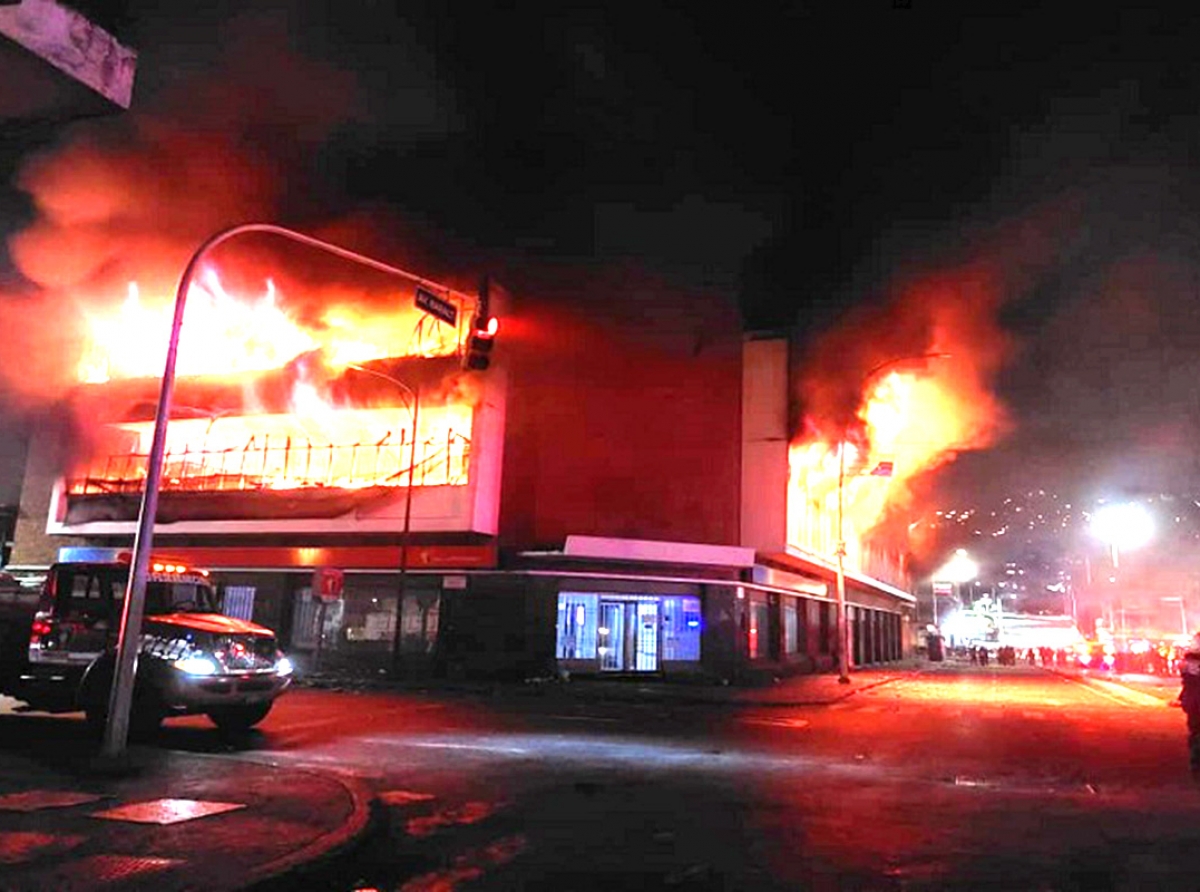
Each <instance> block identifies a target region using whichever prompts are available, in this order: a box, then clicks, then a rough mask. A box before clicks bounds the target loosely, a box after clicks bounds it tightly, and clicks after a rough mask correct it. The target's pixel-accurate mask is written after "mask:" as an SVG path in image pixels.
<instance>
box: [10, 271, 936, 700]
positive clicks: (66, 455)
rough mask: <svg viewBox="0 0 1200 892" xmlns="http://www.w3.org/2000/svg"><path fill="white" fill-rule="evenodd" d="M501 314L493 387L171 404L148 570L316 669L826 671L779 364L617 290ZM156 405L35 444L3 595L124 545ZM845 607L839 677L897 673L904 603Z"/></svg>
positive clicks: (370, 387) (223, 392)
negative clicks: (207, 573) (799, 521)
mask: <svg viewBox="0 0 1200 892" xmlns="http://www.w3.org/2000/svg"><path fill="white" fill-rule="evenodd" d="M562 287H563V288H564V289H565V288H567V287H569V283H567V282H564V283H562ZM617 287H621V288H622V299H621V300H620V301H619V302H617V301H612V300H611V299H609V295H610V294H611V293H613V292H612V291H610V290H608V289H609V288H617ZM541 289H542V290H543V292H546V291H549V292H553V291H554V288H553V287H550V288H547V286H546V283H541ZM464 309H470V308H469V307H465V308H464ZM499 314H500V325H501V327H500V333H499V336H498V337H497V341H496V344H497V346H496V348H495V351H494V354H493V355H492V358H491V362H490V365H489V367H488V368H487V369H486V370H482V371H470V372H464V371H462V369H461V367H460V365H459V363H458V360H457V358H456V356H455V355H454V353H453V352H450V353H444V354H443V355H433V356H430V355H424V354H422V355H414V356H408V357H400V358H393V359H389V360H386V361H377V362H373V363H369V364H368V365H366V366H363V367H359V368H358V369H357V370H356V369H349V368H343V369H341V370H336V371H334V372H332V373H330V374H329V375H328V376H327V377H325V378H324V379H322V380H320V381H317V382H316V383H317V385H318V387H317V389H318V391H319V392H320V393H319V395H320V396H321V397H322V400H323V402H321V403H320V408H318V409H311V408H310V409H304V408H297V407H298V401H297V399H296V395H297V393H298V392H299V391H298V390H297V386H298V382H300V383H303V384H305V385H311V384H313V383H314V378H313V376H312V375H311V374H310V373H306V372H304V371H303V370H302V369H300V370H298V368H297V367H296V365H295V364H294V363H293V364H289V366H288V367H287V368H285V369H280V370H270V371H268V372H262V373H256V375H255V376H253V378H254V380H253V382H252V385H253V386H252V388H251V389H252V390H253V392H254V394H255V398H254V399H253V400H247V399H246V398H245V393H246V392H247V386H248V385H247V382H246V381H245V380H242V381H240V382H239V383H238V384H237V386H233V385H231V384H230V383H229V382H228V381H226V380H217V379H212V380H210V379H206V378H204V377H202V376H199V377H194V378H182V379H181V381H180V384H179V396H178V399H177V401H176V407H177V411H176V413H175V414H174V415H173V416H172V422H171V425H170V426H169V428H168V430H169V431H170V433H169V434H168V456H167V461H166V465H165V469H164V482H163V489H162V494H161V496H160V507H159V513H158V522H157V524H156V527H155V550H156V551H157V552H160V553H163V554H169V555H171V556H173V557H175V558H177V559H179V560H183V561H186V562H189V563H192V564H196V565H199V566H203V567H207V568H208V569H210V570H212V571H213V577H214V579H216V580H217V581H218V583H219V584H220V586H221V590H222V592H223V595H224V605H225V610H226V612H228V613H231V614H236V615H240V616H245V617H248V618H253V619H254V620H256V621H258V622H262V623H264V624H266V625H269V626H272V627H274V628H276V629H277V630H278V631H279V633H280V635H281V639H282V640H283V642H284V643H285V645H286V647H287V648H288V650H289V651H290V652H291V653H292V654H293V655H294V656H295V657H296V658H297V660H298V661H299V662H300V663H301V665H306V666H307V667H308V668H309V669H310V670H311V669H314V668H319V669H321V670H332V669H338V670H345V671H351V672H364V673H380V672H400V673H403V674H406V675H410V676H421V675H426V674H432V675H441V676H446V677H462V678H504V679H527V678H544V677H554V676H557V675H561V674H562V673H572V674H579V673H583V674H597V675H600V674H612V675H630V676H639V677H640V676H646V675H660V676H665V677H691V678H708V679H720V680H729V681H737V680H741V679H745V678H748V677H750V676H753V675H757V674H783V673H789V672H798V671H821V670H828V669H831V668H833V667H835V666H836V665H837V658H838V655H837V640H836V638H837V635H836V605H835V602H834V595H833V593H834V591H835V585H834V582H835V566H834V564H833V563H832V560H833V558H832V556H830V555H821V554H817V553H813V552H812V551H810V550H806V549H804V548H801V547H799V545H797V544H796V543H792V542H789V541H788V539H789V532H788V527H789V523H788V500H789V468H788V444H789V438H790V431H789V425H788V406H789V366H788V342H787V339H786V338H785V337H756V336H746V335H743V334H742V332H741V331H740V324H739V322H738V318H737V314H736V312H735V311H734V310H733V309H732V308H731V307H730V306H728V304H726V303H725V302H722V301H720V300H715V299H696V298H694V297H691V296H689V297H686V298H685V297H671V296H666V297H664V295H663V294H662V293H661V291H659V290H656V289H653V288H648V287H647V288H645V289H642V290H639V289H638V288H636V287H633V288H631V287H630V286H628V284H624V285H621V283H611V282H604V283H600V285H599V286H598V287H595V288H592V289H589V290H588V293H586V294H583V295H580V294H574V295H573V296H572V300H571V301H570V302H567V301H559V302H557V303H556V302H554V301H549V300H548V301H546V302H545V305H544V306H539V307H537V308H536V309H533V308H523V307H522V306H521V305H520V304H512V305H510V306H508V307H504V308H500V309H499ZM426 353H428V351H426ZM363 369H366V374H362V371H363ZM156 386H157V382H156V381H154V380H152V379H132V380H127V381H110V382H107V383H104V384H100V385H90V386H87V387H81V388H80V390H79V392H78V393H77V394H76V395H75V396H74V397H73V398H72V400H71V401H70V403H69V404H66V405H64V407H63V412H62V413H61V417H62V419H63V421H62V424H61V425H60V426H57V427H52V426H46V427H45V428H44V429H43V430H42V431H41V432H40V433H39V435H38V438H37V440H35V442H34V444H33V446H32V448H31V449H30V458H29V461H28V464H27V471H26V480H25V485H24V487H23V491H22V512H21V513H22V525H21V526H20V528H19V529H18V532H17V537H16V545H15V552H14V557H13V561H12V564H13V566H12V567H10V569H11V570H13V571H14V572H18V573H25V574H36V573H37V572H39V568H43V567H44V566H46V565H47V564H48V563H49V562H50V561H51V560H53V556H54V554H55V552H56V550H57V548H58V547H59V546H60V545H79V544H87V545H95V546H110V547H115V548H121V547H125V548H127V547H129V545H130V543H131V542H132V533H133V531H134V528H135V523H136V517H137V507H138V502H139V498H140V497H139V490H140V486H141V479H142V478H143V477H144V473H145V457H146V454H147V452H148V444H149V436H150V432H151V429H152V417H153V414H152V410H151V409H149V408H147V407H148V406H153V399H152V397H153V392H154V388H155V387H156ZM406 395H407V396H406ZM321 413H326V414H328V413H332V414H331V415H330V417H331V418H333V419H334V422H330V424H327V425H325V426H324V427H320V428H319V429H318V428H317V427H315V426H314V425H315V422H314V421H313V419H314V418H318V417H320V418H324V417H325V416H324V415H322V414H321ZM139 469H140V474H141V475H142V476H141V477H139ZM322 567H332V568H336V569H338V570H341V571H343V577H342V578H343V580H344V581H343V584H342V589H341V592H340V593H339V594H338V596H337V597H335V598H327V599H322V598H321V597H319V596H318V594H317V593H314V590H313V574H314V570H315V569H316V568H322ZM847 602H848V605H849V607H848V620H849V628H850V642H851V644H850V647H851V652H850V658H851V664H852V665H856V666H861V665H869V664H877V663H882V662H887V661H891V660H896V659H899V658H901V657H903V656H904V655H905V654H907V653H908V652H910V651H911V649H912V647H913V639H914V623H915V619H914V615H913V610H914V604H915V601H914V599H913V597H912V595H911V594H910V593H909V591H908V590H907V587H906V586H905V585H904V584H903V581H902V580H899V581H897V580H894V579H893V580H891V581H889V582H884V581H881V580H879V579H877V578H873V577H871V576H868V575H866V574H865V573H863V572H859V570H858V569H857V568H854V567H852V568H851V569H850V571H849V572H848V573H847Z"/></svg>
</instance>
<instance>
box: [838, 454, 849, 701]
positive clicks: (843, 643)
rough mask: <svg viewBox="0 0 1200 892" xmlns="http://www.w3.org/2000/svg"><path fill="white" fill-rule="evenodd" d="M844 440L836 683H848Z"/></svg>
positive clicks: (840, 468) (840, 467) (840, 482)
mask: <svg viewBox="0 0 1200 892" xmlns="http://www.w3.org/2000/svg"><path fill="white" fill-rule="evenodd" d="M845 502H846V438H845V437H842V441H841V442H840V443H838V498H837V534H838V541H837V640H838V682H839V683H840V684H849V683H850V654H849V653H848V651H847V648H848V647H849V644H850V624H849V623H848V622H847V619H846V526H845V524H846V517H845V513H846V512H845Z"/></svg>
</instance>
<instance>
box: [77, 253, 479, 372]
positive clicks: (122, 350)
mask: <svg viewBox="0 0 1200 892" xmlns="http://www.w3.org/2000/svg"><path fill="white" fill-rule="evenodd" d="M320 303H321V305H322V306H323V309H322V311H321V313H320V316H319V318H318V319H316V320H315V322H313V323H310V324H305V323H303V322H302V321H301V320H299V319H298V318H296V317H295V315H294V314H293V313H291V312H289V310H288V309H287V308H286V307H285V306H284V305H283V304H282V302H281V300H280V295H279V294H278V292H277V290H276V287H275V284H274V282H272V281H271V280H267V282H266V283H265V286H264V289H263V293H262V294H261V296H259V297H258V298H257V299H254V300H245V299H242V298H241V297H239V296H235V295H232V294H230V293H229V292H228V291H227V290H226V288H225V286H224V285H223V284H222V282H221V279H220V277H219V276H218V275H217V273H216V271H215V270H213V269H211V268H208V269H205V270H203V271H202V273H201V274H200V275H199V276H198V277H197V278H196V280H195V281H194V282H193V284H192V286H191V288H190V290H189V292H188V301H187V307H186V310H185V316H184V328H183V332H182V335H181V337H180V341H179V354H178V357H177V360H176V372H177V374H178V375H179V376H180V377H187V376H193V375H230V374H233V375H237V374H241V373H245V372H255V371H266V370H269V369H276V368H281V367H282V366H284V365H286V364H287V363H288V362H290V361H291V360H293V359H295V358H296V357H297V356H300V355H302V354H305V353H310V352H312V351H315V350H320V351H321V353H322V355H323V358H324V361H325V362H326V363H327V364H329V365H330V366H334V367H340V366H345V365H347V364H349V363H360V362H369V361H371V360H374V359H384V358H388V357H397V356H449V355H451V354H453V353H454V352H455V351H456V350H457V349H458V332H457V331H456V330H455V329H454V328H452V327H450V326H447V325H441V324H433V323H430V324H428V325H426V324H423V322H424V320H426V319H429V318H430V317H427V316H425V315H424V314H423V313H421V312H420V311H419V310H417V309H416V308H415V307H398V308H396V309H394V310H392V311H389V312H380V311H367V310H364V309H361V308H360V307H358V306H354V305H351V304H350V303H348V302H339V301H337V300H336V298H331V299H328V300H322V301H321V302H320ZM396 303H397V304H400V301H399V300H397V301H396ZM172 312H173V308H172V306H171V304H170V303H169V302H158V303H157V304H156V305H153V306H151V305H147V304H146V303H145V302H143V300H142V298H141V294H140V290H139V288H138V285H137V283H136V282H131V283H129V286H128V293H127V296H126V298H125V300H124V302H123V303H122V304H121V305H120V306H119V307H118V308H116V309H115V310H114V311H112V312H109V313H107V314H105V313H100V312H96V311H94V310H92V311H86V313H87V318H88V330H87V333H86V343H85V346H84V350H83V355H82V358H81V360H80V362H79V366H78V378H79V380H80V381H83V382H85V383H91V384H98V383H103V382H105V381H109V380H112V379H114V378H138V377H151V376H157V375H160V374H162V370H163V367H164V365H165V363H166V350H167V337H168V335H169V334H170V331H171V314H172Z"/></svg>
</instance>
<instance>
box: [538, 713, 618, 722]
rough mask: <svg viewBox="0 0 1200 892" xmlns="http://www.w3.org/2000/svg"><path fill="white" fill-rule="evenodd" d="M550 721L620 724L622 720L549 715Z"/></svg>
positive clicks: (593, 716)
mask: <svg viewBox="0 0 1200 892" xmlns="http://www.w3.org/2000/svg"><path fill="white" fill-rule="evenodd" d="M546 718H548V719H558V720H559V721H563V722H619V721H621V720H620V719H609V718H603V717H601V716H598V715H548V716H546Z"/></svg>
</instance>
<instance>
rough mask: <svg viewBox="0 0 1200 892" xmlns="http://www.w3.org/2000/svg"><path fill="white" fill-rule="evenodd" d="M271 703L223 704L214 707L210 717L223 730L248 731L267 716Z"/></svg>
mask: <svg viewBox="0 0 1200 892" xmlns="http://www.w3.org/2000/svg"><path fill="white" fill-rule="evenodd" d="M271 705H272V704H270V703H257V704H255V705H253V706H223V707H221V708H220V709H214V710H213V711H212V712H210V713H209V714H208V717H209V718H210V719H212V723H213V724H214V725H216V726H217V727H218V728H220V729H221V730H222V731H248V730H250V729H251V728H253V727H254V726H255V725H257V724H258V723H259V722H261V721H262V720H263V719H265V718H266V717H267V713H269V712H270V711H271Z"/></svg>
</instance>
